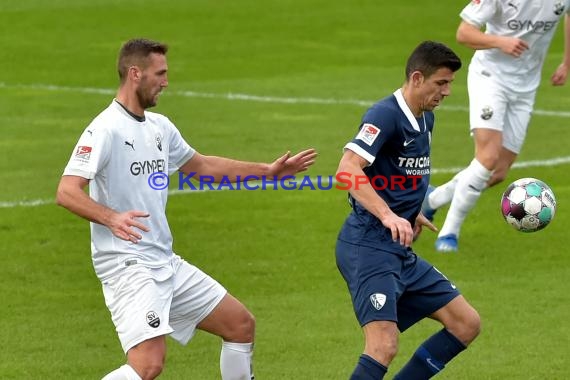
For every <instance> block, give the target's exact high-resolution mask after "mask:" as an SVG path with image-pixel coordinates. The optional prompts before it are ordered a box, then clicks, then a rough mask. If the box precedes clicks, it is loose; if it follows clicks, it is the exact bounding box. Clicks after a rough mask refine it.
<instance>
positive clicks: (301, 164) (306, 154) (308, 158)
mask: <svg viewBox="0 0 570 380" xmlns="http://www.w3.org/2000/svg"><path fill="white" fill-rule="evenodd" d="M316 157H317V152H316V151H315V150H314V149H312V148H311V149H307V150H304V151H302V152H299V153H297V154H296V155H294V156H293V157H291V152H287V153H285V154H284V155H283V156H281V157H279V158H278V159H277V160H275V161H274V162H273V163H272V164H271V165H270V166H269V173H270V174H271V175H276V176H277V177H279V178H281V177H284V176H287V175H294V174H296V173H299V172H303V171H305V170H307V169H308V168H309V166H311V165H313V164H314V163H315V158H316Z"/></svg>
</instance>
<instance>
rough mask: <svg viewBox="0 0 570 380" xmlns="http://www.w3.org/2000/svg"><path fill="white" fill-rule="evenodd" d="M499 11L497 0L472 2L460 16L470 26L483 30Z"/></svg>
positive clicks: (473, 0) (475, 0)
mask: <svg viewBox="0 0 570 380" xmlns="http://www.w3.org/2000/svg"><path fill="white" fill-rule="evenodd" d="M497 9H498V4H497V0H471V2H470V3H469V4H467V6H465V8H463V10H462V11H461V13H459V16H460V17H461V18H462V19H463V20H464V21H466V22H468V23H469V24H471V25H474V26H476V27H479V28H481V27H482V26H483V25H485V24H486V23H487V22H488V21H489V20H491V19H492V18H493V16H494V15H495V13H496V12H497Z"/></svg>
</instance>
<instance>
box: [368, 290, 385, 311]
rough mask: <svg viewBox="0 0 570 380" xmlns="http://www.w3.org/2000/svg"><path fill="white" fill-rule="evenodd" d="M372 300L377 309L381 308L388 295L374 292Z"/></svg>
mask: <svg viewBox="0 0 570 380" xmlns="http://www.w3.org/2000/svg"><path fill="white" fill-rule="evenodd" d="M370 302H371V303H372V306H374V308H375V309H376V310H380V309H382V307H383V306H384V304H385V303H386V295H385V294H382V293H374V294H372V295H371V296H370Z"/></svg>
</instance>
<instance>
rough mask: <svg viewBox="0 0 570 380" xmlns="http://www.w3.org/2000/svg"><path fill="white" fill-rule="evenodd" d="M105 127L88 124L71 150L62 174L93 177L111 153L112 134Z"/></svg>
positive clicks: (86, 177)
mask: <svg viewBox="0 0 570 380" xmlns="http://www.w3.org/2000/svg"><path fill="white" fill-rule="evenodd" d="M110 133H111V132H110V131H109V130H108V129H106V128H97V127H96V126H94V125H89V126H88V127H87V128H86V129H85V130H84V131H83V134H82V135H81V137H79V141H78V142H77V145H75V148H74V149H73V152H72V153H71V157H70V159H69V162H68V163H67V166H66V167H65V169H64V171H63V175H74V176H78V177H83V178H85V179H89V180H91V179H93V178H95V174H97V172H98V171H99V170H101V168H103V167H104V166H105V165H106V163H107V161H108V160H109V157H110V155H111V148H112V136H111V134H110Z"/></svg>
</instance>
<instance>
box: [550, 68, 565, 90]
mask: <svg viewBox="0 0 570 380" xmlns="http://www.w3.org/2000/svg"><path fill="white" fill-rule="evenodd" d="M567 76H568V66H567V65H565V64H564V63H561V64H560V65H558V67H557V68H556V71H554V74H552V77H551V78H550V82H551V83H552V85H553V86H562V85H563V84H564V83H566V78H567Z"/></svg>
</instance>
